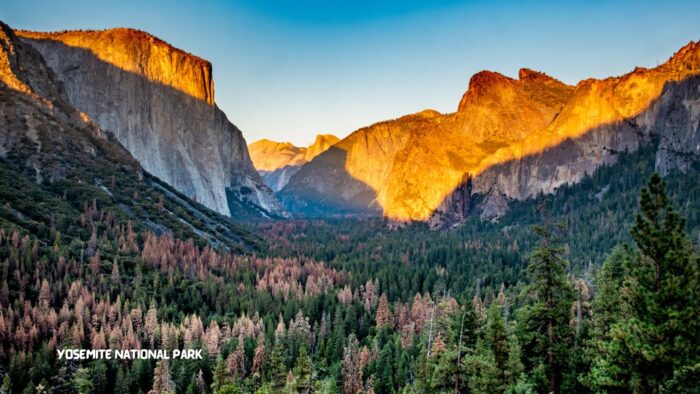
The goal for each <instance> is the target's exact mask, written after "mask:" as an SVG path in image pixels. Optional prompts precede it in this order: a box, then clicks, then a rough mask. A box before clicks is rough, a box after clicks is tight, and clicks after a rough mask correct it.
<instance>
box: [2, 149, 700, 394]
mask: <svg viewBox="0 0 700 394" xmlns="http://www.w3.org/2000/svg"><path fill="white" fill-rule="evenodd" d="M650 152H651V151H644V150H642V151H640V152H637V153H634V154H629V155H628V154H624V155H622V156H621V157H620V160H619V161H618V164H616V165H613V166H610V167H603V168H601V169H599V170H598V171H596V173H595V174H592V175H591V176H590V177H589V178H587V179H586V180H584V182H582V183H580V184H578V185H573V186H567V187H564V188H562V189H560V190H558V191H557V193H555V194H554V195H551V196H547V197H539V198H537V199H533V200H529V201H525V202H519V203H517V202H514V203H513V205H512V207H511V210H510V212H509V213H508V214H507V215H506V216H505V217H504V218H502V219H501V220H500V221H499V222H497V223H491V222H481V221H479V220H478V218H473V220H470V221H468V222H467V223H466V224H465V225H464V226H462V227H461V228H458V229H454V230H450V231H433V230H429V229H427V227H426V226H425V225H424V224H420V223H415V224H411V225H408V226H405V227H403V228H399V229H394V230H390V229H388V228H387V226H386V223H385V222H384V221H383V220H381V219H352V218H345V219H328V220H320V219H319V220H317V219H308V220H298V221H292V220H276V221H263V222H257V223H254V224H250V225H247V226H244V227H245V228H244V227H239V226H238V225H236V226H235V227H234V226H233V225H231V226H232V227H231V228H233V229H234V231H235V233H236V234H238V235H237V237H238V238H237V239H240V240H241V241H240V242H238V243H235V244H234V243H231V244H230V245H228V246H227V245H222V244H219V245H217V244H215V243H213V242H206V240H203V239H202V238H198V237H197V235H198V233H197V232H195V231H192V230H190V229H189V228H188V227H182V230H180V231H179V232H178V233H176V234H173V232H159V231H156V230H157V228H154V227H153V226H151V227H149V226H144V225H141V224H138V223H133V222H132V220H130V219H129V217H128V216H126V215H124V214H123V209H122V210H120V208H119V206H117V205H115V204H111V203H110V202H109V199H108V198H105V195H104V194H103V193H102V192H101V191H100V190H99V189H94V190H93V189H89V190H87V189H86V190H84V192H83V193H63V197H60V196H61V193H58V192H56V193H54V194H55V195H57V196H59V197H52V198H56V199H57V200H56V201H59V200H60V203H56V204H62V205H60V207H65V209H64V211H65V213H64V214H62V215H49V214H47V215H46V216H44V217H43V218H42V217H38V218H35V220H33V221H31V223H32V224H31V225H22V223H29V222H30V220H29V219H27V218H25V219H26V220H19V219H17V218H18V217H19V216H21V215H18V214H17V212H16V210H15V208H16V207H22V204H24V205H25V208H24V209H20V210H21V211H23V212H25V211H26V206H31V205H32V204H38V203H37V201H40V202H41V201H45V200H46V198H45V196H44V195H43V194H41V193H45V192H44V191H41V190H36V191H33V189H31V187H30V186H28V188H27V189H26V190H25V194H24V195H22V197H21V198H19V197H17V196H16V195H15V196H13V197H12V200H10V197H8V196H5V195H3V206H2V207H1V209H0V264H1V265H2V278H1V280H2V284H1V287H0V344H1V345H0V376H2V381H1V382H0V392H1V393H54V392H55V393H72V392H77V393H93V392H97V393H134V394H136V393H144V394H145V393H149V394H150V393H278V392H282V393H377V394H379V393H550V392H553V393H592V392H596V393H598V392H600V393H606V392H607V393H697V392H700V384H699V383H698V382H700V336H699V335H698V334H697V333H698V332H700V316H698V313H700V312H698V311H700V277H699V275H700V272H699V271H698V254H697V252H696V250H697V244H698V239H699V238H698V225H699V221H698V216H697V214H698V209H697V208H698V207H697V204H698V202H700V198H698V193H700V186H698V185H696V184H694V182H689V181H687V180H688V179H697V178H696V176H697V175H698V174H700V169H698V168H693V169H691V170H690V171H689V173H687V174H671V175H669V176H666V177H665V178H663V179H662V178H661V177H660V176H658V175H656V174H654V173H653V168H654V165H653V154H651V153H650ZM623 166H624V168H630V167H635V166H636V167H635V171H620V170H619V169H620V168H623ZM8 171H9V170H6V169H3V178H2V179H0V181H2V182H9V180H8V179H9V178H8V177H9V176H10V175H8V174H9V172H8ZM640 174H642V175H643V176H640ZM112 182H113V183H114V182H115V181H114V180H113V181H112ZM116 182H120V180H119V179H117V180H116ZM3 188H4V187H3ZM5 190H8V189H5ZM149 190H150V191H149V192H148V193H150V194H149V197H148V198H147V199H145V200H144V198H143V196H137V195H136V194H135V192H136V191H135V190H130V189H129V190H128V191H126V193H128V194H129V195H130V196H131V197H130V198H132V199H133V200H136V201H141V200H143V201H144V202H143V203H142V205H143V206H145V207H147V209H148V212H155V213H150V214H151V215H153V216H154V217H155V216H157V215H158V213H157V212H165V211H175V210H176V209H178V208H177V206H176V205H175V204H174V202H173V199H172V198H166V197H168V196H167V195H159V194H158V193H162V190H161V189H158V188H155V189H154V188H152V189H149ZM159 190H160V192H159ZM32 193H33V194H32ZM54 194H52V196H54ZM170 197H172V196H170ZM42 204H43V203H42ZM43 206H44V207H45V205H43ZM144 209H146V208H144ZM48 211H50V210H47V212H48ZM183 214H187V212H183ZM154 220H155V219H154ZM193 220H195V219H193ZM18 223H19V224H18ZM176 223H177V222H175V221H174V222H173V226H177V224H176ZM218 231H221V232H222V233H223V232H225V231H226V229H225V228H223V227H221V228H219V229H218ZM241 245H242V246H241ZM233 246H235V248H234V247H233ZM59 349H164V350H174V349H201V350H202V354H203V358H202V359H201V360H180V359H173V360H157V361H156V360H90V361H78V360H65V359H59V358H58V353H57V350H59Z"/></svg>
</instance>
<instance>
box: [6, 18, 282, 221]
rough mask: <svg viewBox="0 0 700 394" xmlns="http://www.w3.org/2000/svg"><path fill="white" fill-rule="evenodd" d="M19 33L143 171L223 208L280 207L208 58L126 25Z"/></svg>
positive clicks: (266, 212)
mask: <svg viewBox="0 0 700 394" xmlns="http://www.w3.org/2000/svg"><path fill="white" fill-rule="evenodd" d="M17 34H18V36H20V37H21V40H22V42H24V43H27V44H30V45H32V46H33V47H34V48H36V49H37V50H38V52H39V53H41V55H42V56H43V58H44V60H45V61H46V64H48V66H49V67H50V68H51V69H52V71H53V72H54V73H55V74H56V75H57V77H58V79H59V80H60V81H61V82H62V84H63V86H64V87H65V91H66V93H67V98H68V102H69V103H70V104H71V105H72V106H74V107H76V108H77V109H79V110H80V111H82V112H84V113H85V114H87V115H88V116H89V117H90V118H91V119H93V120H94V121H95V122H96V123H97V125H99V126H100V128H102V129H104V130H106V131H108V132H111V133H113V134H114V136H115V137H116V138H117V140H118V141H119V142H120V143H121V144H122V145H123V146H124V147H125V148H126V149H127V150H128V151H129V152H130V153H131V154H132V155H133V156H134V157H135V158H136V159H137V160H138V161H139V162H140V163H141V165H142V166H143V167H144V169H146V170H147V171H149V172H150V173H152V174H154V175H156V176H157V177H159V178H161V179H162V180H163V181H165V182H166V183H168V184H170V185H172V186H173V187H174V188H175V189H177V190H178V191H180V192H182V193H184V194H185V195H187V196H189V197H191V198H193V199H195V200H197V201H198V202H201V203H202V204H203V205H205V206H207V207H209V208H211V209H214V210H216V211H217V212H220V213H222V214H226V215H232V216H236V214H237V210H239V209H241V207H242V206H243V207H247V208H250V209H253V210H257V211H258V212H259V213H260V214H261V215H263V216H275V215H280V214H282V213H283V210H282V209H281V206H280V205H279V203H278V202H277V200H276V199H275V197H274V195H273V194H272V192H271V190H270V189H269V188H268V187H267V186H265V185H264V184H263V182H262V180H261V179H260V176H259V175H258V173H257V172H256V171H255V169H254V168H253V165H252V163H251V161H250V157H249V156H248V151H247V148H246V144H245V140H244V139H243V136H242V135H241V132H240V130H238V129H237V128H236V126H234V125H233V124H232V123H231V122H229V120H228V119H227V118H226V115H225V114H224V113H223V112H222V111H221V110H220V109H219V108H218V107H217V106H216V104H215V102H214V83H213V80H212V66H211V64H210V63H209V62H207V61H205V60H202V59H200V58H198V57H196V56H194V55H191V54H188V53H186V52H184V51H181V50H179V49H176V48H174V47H172V46H171V45H169V44H167V43H165V42H163V41H161V40H159V39H158V38H156V37H154V36H152V35H150V34H148V33H144V32H141V31H137V30H132V29H111V30H104V31H68V32H61V33H36V32H27V31H21V32H18V33H17Z"/></svg>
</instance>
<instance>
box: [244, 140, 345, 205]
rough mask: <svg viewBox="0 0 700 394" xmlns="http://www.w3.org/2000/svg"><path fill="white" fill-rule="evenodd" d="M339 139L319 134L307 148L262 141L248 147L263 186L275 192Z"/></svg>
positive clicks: (288, 143)
mask: <svg viewBox="0 0 700 394" xmlns="http://www.w3.org/2000/svg"><path fill="white" fill-rule="evenodd" d="M339 140H340V139H339V138H338V137H336V136H334V135H331V134H319V135H317V136H316V140H315V141H314V143H313V144H311V145H310V146H308V147H298V146H294V145H292V144H291V143H290V142H275V141H270V140H267V139H262V140H259V141H256V142H253V143H252V144H250V145H248V150H249V152H250V158H251V159H252V160H253V165H254V166H255V168H256V169H257V170H258V172H259V173H260V176H261V177H262V179H263V181H264V182H265V184H267V185H268V186H269V187H270V188H272V190H274V191H275V192H277V191H279V190H281V189H282V188H283V187H284V186H285V185H286V184H287V182H289V178H291V177H292V175H294V174H296V173H297V171H299V170H300V169H301V166H303V165H304V164H306V163H307V162H309V161H311V160H313V158H314V157H316V156H318V155H320V154H321V153H323V152H325V151H327V150H328V149H329V148H330V147H331V146H333V144H335V143H336V142H338V141H339Z"/></svg>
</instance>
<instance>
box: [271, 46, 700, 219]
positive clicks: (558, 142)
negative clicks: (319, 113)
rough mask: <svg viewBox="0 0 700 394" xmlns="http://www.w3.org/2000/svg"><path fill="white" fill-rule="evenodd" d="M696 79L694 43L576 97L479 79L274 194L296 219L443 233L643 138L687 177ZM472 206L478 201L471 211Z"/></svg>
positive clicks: (499, 78) (526, 73)
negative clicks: (410, 226)
mask: <svg viewBox="0 0 700 394" xmlns="http://www.w3.org/2000/svg"><path fill="white" fill-rule="evenodd" d="M697 74H700V45H698V43H690V44H688V45H687V46H685V47H683V48H682V49H681V50H680V51H679V52H677V53H676V54H675V55H674V56H673V57H672V58H671V59H670V60H669V61H668V62H666V63H664V64H663V65H660V66H658V67H656V68H654V69H641V68H637V69H635V70H634V71H632V72H631V73H628V74H625V75H623V76H620V77H611V78H607V79H602V80H596V79H588V80H584V81H581V82H580V83H579V84H577V85H576V86H575V87H573V86H568V85H566V84H563V83H561V82H559V81H557V80H555V79H554V78H551V77H549V76H547V75H545V74H543V73H540V72H536V71H532V70H529V69H522V70H520V72H519V76H518V79H512V78H508V77H506V76H503V75H501V74H498V73H494V72H489V71H482V72H480V73H477V74H475V75H474V76H473V77H472V78H471V80H470V82H469V87H468V90H467V91H466V93H465V94H464V96H463V97H462V100H461V101H460V104H459V106H458V109H457V112H455V113H453V114H446V115H441V114H439V113H436V112H434V111H424V112H421V113H419V114H415V115H409V116H405V117H402V118H399V119H396V120H391V121H387V122H381V123H377V124H375V125H373V126H370V127H367V128H363V129H360V130H358V131H356V132H354V133H352V134H351V135H350V136H348V137H347V138H345V139H343V140H342V141H340V142H339V143H337V144H336V145H335V147H336V148H338V149H340V150H342V151H343V154H342V155H343V157H344V160H327V159H326V158H324V156H325V155H330V154H331V153H330V152H326V153H324V154H322V155H319V156H318V157H317V158H316V159H315V160H312V161H311V162H310V163H309V164H307V165H306V166H304V167H303V168H302V170H301V171H299V172H298V173H297V174H296V175H294V176H293V177H292V179H291V180H290V181H289V183H288V185H287V186H286V187H285V188H284V189H283V190H282V191H281V192H280V195H281V197H282V199H283V200H284V201H285V203H286V204H287V206H288V207H289V208H290V209H293V210H298V211H300V212H302V213H306V214H308V213H311V212H314V213H315V214H337V213H348V212H350V211H352V212H354V213H363V214H375V215H376V214H381V215H384V216H386V217H388V218H390V219H394V220H397V221H410V220H421V221H429V222H430V223H431V225H433V226H436V227H443V226H449V225H452V224H456V223H459V222H461V221H462V220H463V219H464V218H465V217H466V216H468V215H470V214H473V213H476V212H478V213H479V214H480V215H481V216H482V218H483V219H497V218H498V217H500V216H501V215H503V213H504V212H505V211H506V210H507V206H508V201H509V200H513V199H515V200H522V199H525V198H528V197H532V196H535V195H537V194H539V193H551V192H552V191H554V190H555V189H556V188H557V187H559V186H561V185H564V184H572V183H576V182H578V181H580V180H581V179H582V178H583V177H584V176H585V175H586V174H590V173H592V171H593V170H595V169H596V168H598V167H599V166H600V165H602V164H606V163H607V164H610V163H613V162H614V161H615V160H616V153H617V152H619V151H623V150H629V151H634V150H636V149H638V148H639V147H640V146H642V145H645V144H647V143H648V142H649V141H650V140H651V139H652V138H657V139H659V140H660V144H659V157H658V158H657V160H658V163H657V164H658V167H659V168H658V169H659V171H661V172H665V171H667V170H668V169H669V168H674V167H680V168H683V167H684V166H686V167H687V165H688V163H687V161H688V160H691V161H692V160H694V158H695V157H696V155H697V154H698V153H700V152H698V151H697V150H698V149H697V146H698V145H697V144H694V142H695V141H696V140H697V139H698V138H700V135H698V132H697V123H698V121H697V113H698V109H699V107H700V104H698V101H697V97H696V96H697V86H698V79H697V78H695V77H694V76H695V75H697ZM676 152H679V153H676ZM336 155H337V154H336ZM341 180H342V181H341ZM476 195H481V196H483V197H484V198H480V199H479V201H480V203H479V204H478V205H479V206H475V203H474V201H475V199H474V197H475V196H476ZM318 201H323V206H324V208H323V209H321V210H319V209H316V207H314V205H315V204H317V202H318ZM349 205H351V206H352V207H353V209H352V210H348V206H349Z"/></svg>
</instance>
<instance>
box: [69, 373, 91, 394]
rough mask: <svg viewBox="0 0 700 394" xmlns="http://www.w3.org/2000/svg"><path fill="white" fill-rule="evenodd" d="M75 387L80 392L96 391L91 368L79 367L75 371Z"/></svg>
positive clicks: (88, 393)
mask: <svg viewBox="0 0 700 394" xmlns="http://www.w3.org/2000/svg"><path fill="white" fill-rule="evenodd" d="M72 381H73V388H74V389H75V391H76V392H77V393H78V394H90V393H93V392H94V387H93V384H92V380H91V378H90V370H89V369H87V368H79V369H77V370H76V371H75V372H73V378H72Z"/></svg>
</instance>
